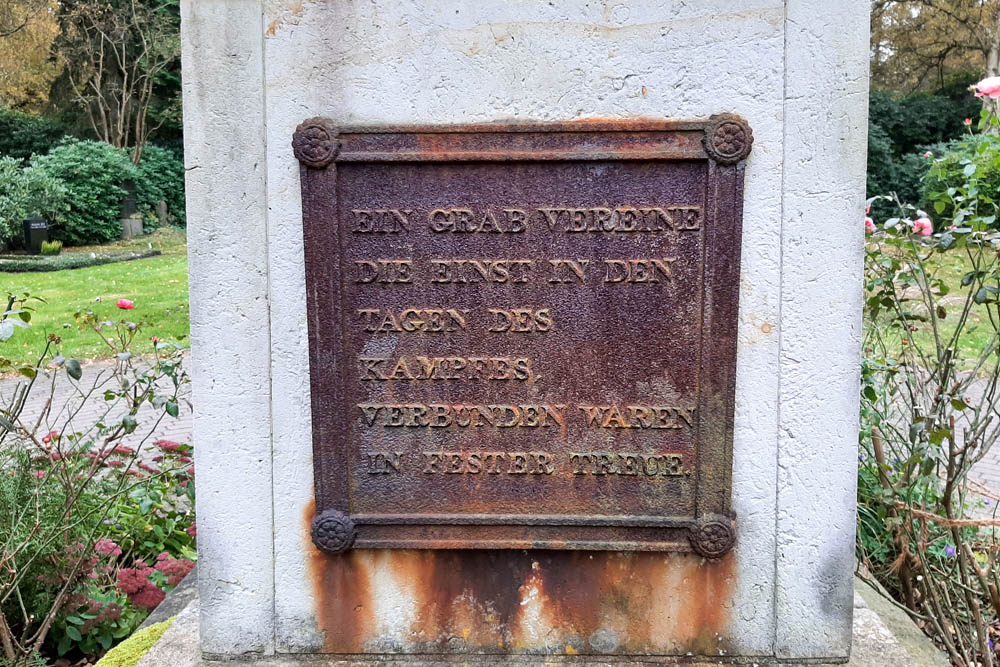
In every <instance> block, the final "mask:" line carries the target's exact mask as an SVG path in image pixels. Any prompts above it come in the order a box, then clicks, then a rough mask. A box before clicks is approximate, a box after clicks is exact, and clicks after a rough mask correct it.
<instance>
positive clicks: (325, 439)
mask: <svg viewBox="0 0 1000 667" xmlns="http://www.w3.org/2000/svg"><path fill="white" fill-rule="evenodd" d="M752 144H753V134H752V132H751V130H750V127H749V125H748V124H747V123H746V121H744V120H743V119H742V118H741V117H739V116H737V115H734V114H720V115H716V116H712V117H711V118H709V119H708V120H700V121H683V120H622V121H597V122H593V121H583V122H558V123H524V124H480V125H453V126H400V127H337V126H336V125H335V124H334V123H332V122H331V121H330V120H328V119H325V118H311V119H308V120H306V121H305V122H303V123H302V124H301V125H299V127H298V128H296V131H295V134H294V137H293V141H292V146H293V150H294V154H295V157H296V158H297V159H298V160H299V163H300V178H301V187H302V212H303V233H304V251H305V275H306V301H307V310H308V327H309V362H310V389H311V407H312V433H313V471H314V484H315V498H316V513H315V517H314V519H313V522H312V538H313V542H314V543H315V544H316V546H317V547H318V548H319V549H321V550H323V551H325V552H327V553H340V552H343V551H345V550H347V549H350V548H365V549H387V548H388V549H410V548H423V549H482V548H488V549H533V548H541V549H598V550H623V551H635V550H641V551H689V550H693V551H695V552H697V553H698V554H701V555H702V556H705V557H709V558H717V557H720V556H722V555H724V554H726V553H728V552H729V551H730V550H731V549H732V547H733V546H734V544H735V541H736V519H735V515H734V514H733V512H732V508H731V488H732V447H733V408H734V400H735V379H736V342H737V340H736V337H737V317H738V313H739V281H740V247H741V234H742V219H743V177H744V160H745V158H746V157H747V155H748V154H749V153H750V149H751V147H752ZM518 160H532V161H538V160H554V161H560V160H661V161H662V160H667V161H669V160H706V161H708V182H707V184H706V189H707V193H708V197H707V204H708V205H707V206H706V211H705V222H704V224H705V229H706V235H705V258H704V264H703V267H704V285H705V307H704V311H703V321H702V322H701V347H702V349H701V377H702V378H703V381H702V384H701V385H700V389H699V396H698V403H697V405H698V412H697V414H698V415H699V416H698V434H697V443H698V452H699V456H698V466H697V470H698V471H697V490H696V506H697V515H696V516H693V517H690V516H682V517H672V516H619V517H607V516H564V515H493V514H490V515H482V514H459V515H439V514H412V515H386V514H377V515H376V514H363V515H361V514H355V515H352V514H351V513H350V498H349V497H348V479H347V466H348V461H347V456H348V452H347V451H346V448H345V447H343V446H340V443H341V442H343V439H342V434H343V433H346V432H347V430H348V417H347V415H346V414H345V412H344V410H346V407H345V408H344V410H336V409H333V410H331V409H329V408H330V406H345V391H344V386H343V383H342V381H341V377H342V374H341V372H340V369H341V366H342V364H343V363H344V342H343V339H342V338H341V337H340V336H339V335H334V336H328V335H327V334H326V333H325V332H331V331H340V326H339V323H340V322H341V319H342V313H341V299H340V295H339V290H340V289H341V285H342V276H341V266H340V257H341V252H340V235H339V234H330V233H329V223H330V220H335V219H336V212H337V200H336V197H337V182H338V181H337V164H338V163H341V162H394V161H410V162H442V161H454V162H461V161H518Z"/></svg>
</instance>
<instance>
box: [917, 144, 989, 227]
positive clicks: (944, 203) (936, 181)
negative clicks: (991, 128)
mask: <svg viewBox="0 0 1000 667" xmlns="http://www.w3.org/2000/svg"><path fill="white" fill-rule="evenodd" d="M942 148H943V150H942V153H941V156H940V157H936V158H935V159H934V160H933V162H932V163H931V165H930V169H929V171H928V172H927V177H926V179H925V182H924V187H923V195H924V201H925V206H926V207H927V208H928V209H930V208H933V209H934V211H935V212H936V213H937V214H939V215H944V216H945V217H949V218H950V217H953V216H954V215H955V212H956V208H955V206H956V205H958V206H959V208H961V207H962V204H963V203H964V200H962V199H961V196H960V195H959V198H958V199H956V195H958V189H960V188H961V187H962V186H963V185H964V184H966V183H967V182H968V181H969V178H970V177H973V176H975V179H976V192H975V195H974V196H975V197H977V198H978V199H979V200H980V202H982V203H989V204H992V203H994V202H1000V150H997V143H996V138H995V137H994V136H993V135H989V134H982V135H970V136H969V137H968V138H966V139H964V140H962V141H955V142H952V143H951V144H949V145H947V146H944V147H942Z"/></svg>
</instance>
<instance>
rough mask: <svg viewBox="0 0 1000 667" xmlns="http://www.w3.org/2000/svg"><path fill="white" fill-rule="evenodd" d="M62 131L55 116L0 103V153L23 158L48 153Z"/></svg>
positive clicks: (64, 129)
mask: <svg viewBox="0 0 1000 667" xmlns="http://www.w3.org/2000/svg"><path fill="white" fill-rule="evenodd" d="M65 134H66V128H65V126H63V124H62V123H60V122H58V121H56V120H53V119H50V118H46V117H44V116H36V115H34V114H30V113H24V112H23V111H14V110H13V109H7V108H4V107H0V155H5V156H9V157H12V158H15V159H17V160H22V161H26V160H27V159H28V158H30V157H31V156H32V155H44V154H46V153H48V152H49V150H51V149H52V147H54V146H56V145H57V144H59V142H60V141H62V140H63V137H64V135H65Z"/></svg>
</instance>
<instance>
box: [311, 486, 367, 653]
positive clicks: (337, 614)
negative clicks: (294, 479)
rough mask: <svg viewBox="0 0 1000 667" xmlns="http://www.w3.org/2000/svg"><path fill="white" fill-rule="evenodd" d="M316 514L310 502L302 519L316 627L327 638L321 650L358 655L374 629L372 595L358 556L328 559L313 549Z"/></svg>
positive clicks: (356, 552)
mask: <svg viewBox="0 0 1000 667" xmlns="http://www.w3.org/2000/svg"><path fill="white" fill-rule="evenodd" d="M315 513H316V503H315V501H310V502H309V505H308V506H307V507H306V511H305V513H304V516H303V519H304V524H305V525H304V530H305V533H304V535H305V538H304V541H303V548H304V549H305V553H306V554H308V558H309V576H310V577H311V579H312V582H313V587H312V588H313V594H314V597H315V600H316V620H317V624H318V625H319V627H320V629H321V630H323V631H324V632H325V635H326V639H325V642H324V645H323V648H324V650H325V651H327V652H329V653H361V652H362V651H363V650H364V637H367V636H370V635H371V634H372V633H373V632H374V629H375V610H374V608H373V606H372V596H373V595H374V594H375V591H374V590H373V589H372V587H371V582H370V580H369V577H368V570H367V568H366V567H364V565H363V564H362V563H361V562H360V554H361V552H358V551H349V552H347V553H345V554H341V555H339V556H328V555H326V554H324V553H323V552H321V551H318V550H316V549H315V548H314V547H313V546H312V540H311V539H310V537H309V529H310V525H311V524H312V520H313V516H314V515H315Z"/></svg>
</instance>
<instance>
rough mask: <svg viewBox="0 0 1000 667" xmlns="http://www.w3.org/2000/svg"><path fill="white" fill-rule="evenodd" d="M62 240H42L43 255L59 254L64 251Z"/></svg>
mask: <svg viewBox="0 0 1000 667" xmlns="http://www.w3.org/2000/svg"><path fill="white" fill-rule="evenodd" d="M62 246H63V244H62V241H42V254H43V255H58V254H59V253H61V252H62Z"/></svg>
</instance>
